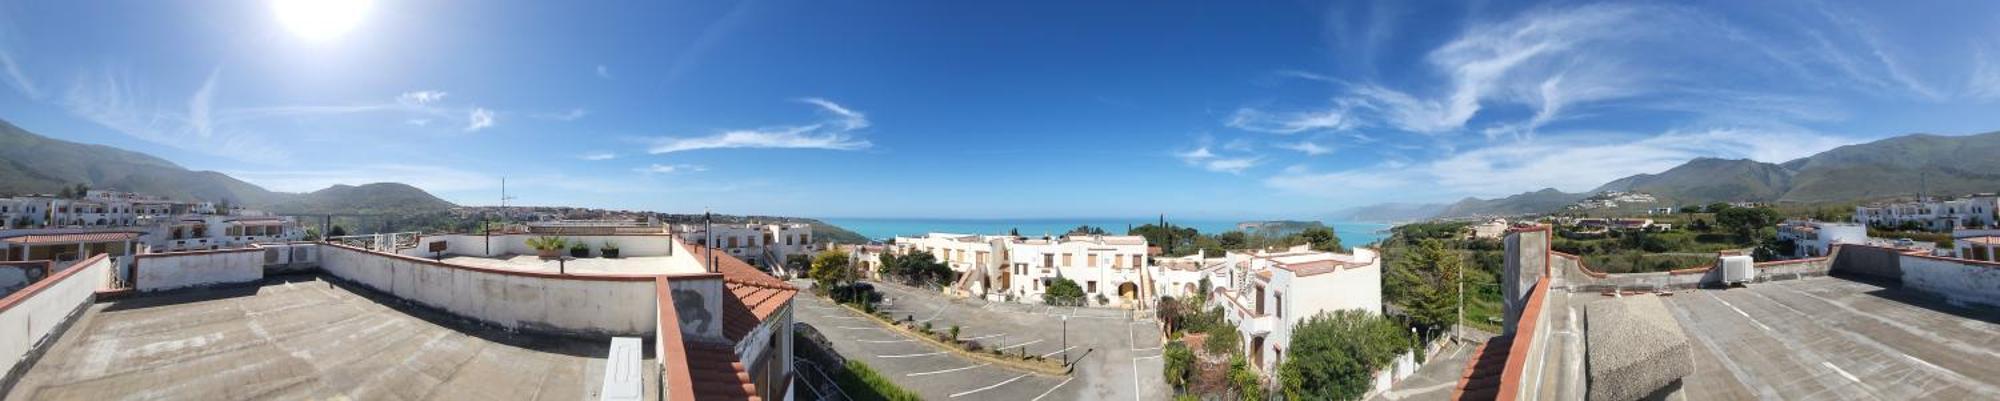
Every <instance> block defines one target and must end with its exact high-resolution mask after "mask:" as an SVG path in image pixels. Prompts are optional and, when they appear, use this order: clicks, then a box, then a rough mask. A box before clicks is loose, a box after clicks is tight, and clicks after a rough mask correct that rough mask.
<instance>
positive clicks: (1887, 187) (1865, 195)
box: [1349, 132, 2000, 217]
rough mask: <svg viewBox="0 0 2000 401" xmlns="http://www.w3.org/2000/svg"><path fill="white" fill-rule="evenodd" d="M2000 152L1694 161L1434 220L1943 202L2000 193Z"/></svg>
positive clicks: (1987, 143)
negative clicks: (1571, 211) (1585, 209)
mask: <svg viewBox="0 0 2000 401" xmlns="http://www.w3.org/2000/svg"><path fill="white" fill-rule="evenodd" d="M1996 155H2000V132H1990V133H1984V134H1977V135H1966V136H1942V135H1930V134H1911V135H1904V136H1899V137H1894V138H1888V139H1883V140H1879V141H1874V142H1869V143H1863V144H1856V145H1848V146H1842V147H1838V148H1834V149H1833V150H1828V151H1825V152H1820V153H1819V154H1815V155H1812V156H1808V157H1804V158H1800V159H1797V160H1792V161H1788V162H1784V163H1781V164H1772V163H1764V162H1758V161H1754V160H1727V159H1715V158H1697V159H1694V160H1689V161H1688V162H1687V163H1683V164H1681V165H1680V166H1676V167H1674V168H1672V169H1668V170H1667V171H1663V172H1660V173H1656V174H1638V175H1633V176H1629V177H1625V178H1620V179H1617V180H1612V181H1611V182H1608V183H1604V184H1603V185H1600V186H1598V187H1597V189H1594V190H1592V191H1590V192H1588V193H1580V194H1571V193H1564V192H1562V191H1557V190H1554V189H1543V190H1540V191H1535V192H1527V193H1522V194H1518V195H1514V196H1509V197H1506V198H1500V199H1491V200H1487V199H1478V198H1466V199H1464V200H1461V201H1459V202H1458V203H1454V204H1452V205H1450V206H1446V207H1444V208H1442V209H1441V210H1438V211H1437V212H1436V213H1433V214H1431V216H1430V217H1464V216H1473V215H1508V214H1528V213H1546V212H1551V211H1555V210H1558V209H1560V208H1561V207H1563V206H1564V205H1568V204H1570V203H1572V202H1575V201H1577V200H1580V199H1583V198H1585V197H1588V196H1589V195H1590V194H1594V193H1599V192H1605V191H1630V192H1644V193H1648V194H1652V195H1653V196H1654V197H1655V198H1657V199H1659V202H1658V205H1660V206H1678V205H1691V204H1706V203H1713V202H1733V201H1755V202H1778V203H1797V204H1808V205H1813V204H1834V203H1855V202H1868V201H1875V200H1884V199H1891V198H1909V197H1914V196H1916V195H1917V194H1919V193H1924V194H1929V195H1931V196H1940V197H1943V196H1955V195H1968V194H1974V193H1988V192H2000V156H1996ZM1419 206H1421V205H1419ZM1395 211H1406V212H1409V214H1417V213H1418V212H1422V211H1425V209H1424V208H1422V207H1412V206H1409V205H1408V204H1384V205H1376V206H1368V207H1362V208H1356V209H1350V212H1349V213H1350V214H1352V213H1358V212H1377V213H1384V212H1395Z"/></svg>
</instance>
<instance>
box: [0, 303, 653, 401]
mask: <svg viewBox="0 0 2000 401" xmlns="http://www.w3.org/2000/svg"><path fill="white" fill-rule="evenodd" d="M608 343H609V341H598V340H582V339H572V338H562V337H552V336H541V335H529V334H520V333H508V332H505V331H503V330H500V329H495V328H490V327H484V326H477V325H473V324H469V323H466V322H464V321H461V320H458V319H455V318H452V317H449V316H445V315H442V314H439V313H435V312H432V311H428V310H423V309H420V308H408V307H404V306H401V305H400V303H397V302H394V301H393V300H390V299H385V298H381V297H380V296H379V294H376V293H373V292H371V291H368V290H365V289H360V288H356V287H349V286H347V285H343V284H336V283H333V282H329V281H327V279H325V278H321V277H319V276H310V275H308V276H292V277H284V278H269V279H266V280H265V281H263V282H261V283H259V284H258V285H256V286H250V287H234V288H219V289H204V290H196V291H190V292H176V293H170V294H164V295H143V296H139V297H136V298H129V299H124V300H118V301H113V302H105V303H98V304H95V305H92V306H91V307H90V309H89V310H88V311H87V312H86V313H85V314H84V315H83V316H82V317H81V318H79V319H78V320H77V321H76V323H75V324H74V325H73V326H71V327H70V328H69V330H68V331H67V332H65V333H64V334H63V336H62V338H61V339H60V340H58V341H57V342H56V343H55V344H54V345H53V346H51V347H50V349H49V351H48V353H47V354H46V355H44V356H43V357H42V358H41V360H40V361H39V362H37V363H36V364H35V365H34V366H33V367H32V368H30V370H29V371H28V373H27V374H26V375H25V376H24V377H23V378H22V380H21V381H20V382H19V383H18V384H17V385H16V386H15V387H14V388H13V390H12V391H11V392H10V393H9V394H6V397H4V398H5V399H9V400H42V399H48V400H121V399H147V400H244V399H356V400H461V399H477V400H503V399H504V400H541V399H556V400H579V399H597V397H598V395H597V392H598V391H599V388H600V386H601V385H602V384H601V381H602V374H603V370H604V358H605V353H606V352H607V349H608V345H609V344H608ZM650 348H651V347H648V349H650ZM646 359H647V362H646V363H645V364H644V366H646V367H647V368H646V369H647V370H648V375H653V374H656V373H654V372H657V369H655V368H653V366H654V364H653V363H652V362H651V359H652V358H651V356H650V355H648V356H647V358H646ZM649 377H650V376H649ZM653 384H654V383H652V382H651V381H647V383H646V387H647V388H646V391H645V394H648V395H649V397H648V399H652V397H650V395H652V394H656V391H655V390H654V389H653V388H652V387H653Z"/></svg>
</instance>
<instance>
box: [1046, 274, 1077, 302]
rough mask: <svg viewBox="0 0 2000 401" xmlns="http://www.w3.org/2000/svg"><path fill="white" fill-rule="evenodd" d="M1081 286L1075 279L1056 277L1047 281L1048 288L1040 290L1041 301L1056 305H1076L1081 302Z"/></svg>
mask: <svg viewBox="0 0 2000 401" xmlns="http://www.w3.org/2000/svg"><path fill="white" fill-rule="evenodd" d="M1083 295H1084V294H1083V286H1080V285H1076V281H1075V280H1070V279H1067V278H1060V277H1058V278H1056V279H1055V281H1053V282H1050V283H1049V289H1048V290H1047V291H1044V292H1042V303H1045V304H1049V305H1056V306H1078V305H1082V304H1083Z"/></svg>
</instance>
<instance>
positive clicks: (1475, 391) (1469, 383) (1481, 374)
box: [1451, 334, 1514, 400]
mask: <svg viewBox="0 0 2000 401" xmlns="http://www.w3.org/2000/svg"><path fill="white" fill-rule="evenodd" d="M1513 345H1514V336H1513V335H1511V334H1510V335H1504V336H1499V337H1493V339H1491V340H1487V341H1486V344H1485V345H1481V346H1479V349H1477V350H1473V351H1472V358H1471V359H1468V360H1466V361H1465V373H1463V374H1461V375H1459V377H1458V387H1457V388H1455V389H1453V390H1452V394H1451V399H1453V400H1491V399H1495V398H1498V397H1499V395H1500V377H1501V376H1500V374H1501V372H1502V371H1504V370H1506V367H1507V354H1508V353H1509V352H1511V351H1512V349H1513V348H1514V347H1513Z"/></svg>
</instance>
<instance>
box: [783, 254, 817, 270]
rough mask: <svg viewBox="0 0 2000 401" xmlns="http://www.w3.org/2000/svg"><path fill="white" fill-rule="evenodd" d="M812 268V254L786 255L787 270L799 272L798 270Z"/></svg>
mask: <svg viewBox="0 0 2000 401" xmlns="http://www.w3.org/2000/svg"><path fill="white" fill-rule="evenodd" d="M811 268H812V256H807V255H801V254H791V255H785V270H789V271H792V272H794V273H792V274H798V273H796V272H799V271H804V270H807V269H811Z"/></svg>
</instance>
